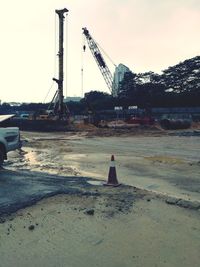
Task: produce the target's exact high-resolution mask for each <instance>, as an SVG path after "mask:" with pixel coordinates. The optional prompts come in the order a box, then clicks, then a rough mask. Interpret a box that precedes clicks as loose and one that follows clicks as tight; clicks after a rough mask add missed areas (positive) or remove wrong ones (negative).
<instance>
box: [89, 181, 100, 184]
mask: <svg viewBox="0 0 200 267" xmlns="http://www.w3.org/2000/svg"><path fill="white" fill-rule="evenodd" d="M87 183H88V184H91V185H103V182H101V181H87Z"/></svg>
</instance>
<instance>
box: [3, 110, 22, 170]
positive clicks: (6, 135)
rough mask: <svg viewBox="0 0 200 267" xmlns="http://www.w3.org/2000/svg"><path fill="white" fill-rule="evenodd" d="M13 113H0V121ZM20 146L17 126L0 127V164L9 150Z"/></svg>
mask: <svg viewBox="0 0 200 267" xmlns="http://www.w3.org/2000/svg"><path fill="white" fill-rule="evenodd" d="M12 116H13V115H0V122H2V121H5V120H7V119H8V118H11V117H12ZM19 148H21V140H20V131H19V128H17V127H5V128H4V127H2V128H1V127H0V166H1V165H2V164H3V162H4V160H6V159H7V153H8V152H9V151H12V150H15V149H19Z"/></svg>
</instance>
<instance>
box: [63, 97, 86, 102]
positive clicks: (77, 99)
mask: <svg viewBox="0 0 200 267" xmlns="http://www.w3.org/2000/svg"><path fill="white" fill-rule="evenodd" d="M81 99H82V98H81V97H79V96H68V97H67V98H65V99H64V102H65V103H67V102H70V101H73V102H79V101H80V100H81Z"/></svg>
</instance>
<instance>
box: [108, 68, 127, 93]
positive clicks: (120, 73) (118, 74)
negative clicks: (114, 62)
mask: <svg viewBox="0 0 200 267" xmlns="http://www.w3.org/2000/svg"><path fill="white" fill-rule="evenodd" d="M127 72H131V71H130V69H129V68H128V67H126V66H125V65H123V64H119V65H118V66H117V67H116V68H115V73H114V77H113V88H112V91H113V95H114V96H117V95H118V93H119V87H120V82H121V81H122V80H123V79H124V74H125V73H127Z"/></svg>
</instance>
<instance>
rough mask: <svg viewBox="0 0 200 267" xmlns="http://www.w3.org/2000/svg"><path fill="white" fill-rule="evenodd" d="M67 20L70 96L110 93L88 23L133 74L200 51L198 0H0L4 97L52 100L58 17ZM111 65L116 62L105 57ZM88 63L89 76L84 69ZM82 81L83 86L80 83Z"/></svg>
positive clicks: (0, 71) (66, 91)
mask: <svg viewBox="0 0 200 267" xmlns="http://www.w3.org/2000/svg"><path fill="white" fill-rule="evenodd" d="M62 8H67V9H68V10H69V13H68V15H67V18H66V20H65V44H64V49H65V50H64V53H65V54H64V56H65V62H66V64H65V67H64V69H65V80H64V95H65V96H81V95H82V94H84V93H86V92H89V91H91V90H99V91H103V92H107V93H108V92H109V90H108V88H107V86H106V84H105V82H104V79H103V77H102V76H101V73H100V71H99V69H98V67H97V65H96V63H95V61H94V59H93V57H92V54H91V52H90V50H89V48H88V47H87V48H86V52H85V53H83V52H82V46H83V36H82V27H87V28H88V30H89V31H90V33H91V35H92V36H93V38H94V39H95V40H96V41H97V43H98V44H99V45H100V46H101V47H102V48H103V49H104V50H105V51H106V54H108V55H109V57H110V58H111V59H112V61H113V62H114V63H115V64H116V65H118V64H119V63H122V64H124V65H126V66H127V67H129V69H130V70H132V71H133V72H135V73H139V72H146V71H154V72H157V73H160V72H161V71H162V70H164V69H166V68H167V67H169V66H172V65H175V64H177V63H179V62H181V61H184V60H185V59H188V58H192V57H195V56H198V55H200V34H199V29H200V1H199V0H84V1H83V0H68V1H67V0H65V1H63V0H48V1H41V0H34V1H33V0H17V1H16V0H8V1H3V0H2V1H0V34H1V41H0V76H1V80H0V88H1V89H0V91H1V95H0V100H1V101H2V102H14V101H15V102H49V101H51V99H52V97H53V95H54V93H55V91H56V89H57V85H56V84H55V83H53V82H52V78H53V77H58V74H57V57H56V54H57V52H58V36H57V33H58V17H57V16H56V15H55V9H62ZM105 60H106V63H107V64H108V66H109V68H110V70H111V72H112V73H113V71H114V65H113V64H112V63H111V61H110V60H109V59H108V58H107V57H106V56H105ZM81 68H83V79H82V76H81ZM82 81H83V86H82Z"/></svg>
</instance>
